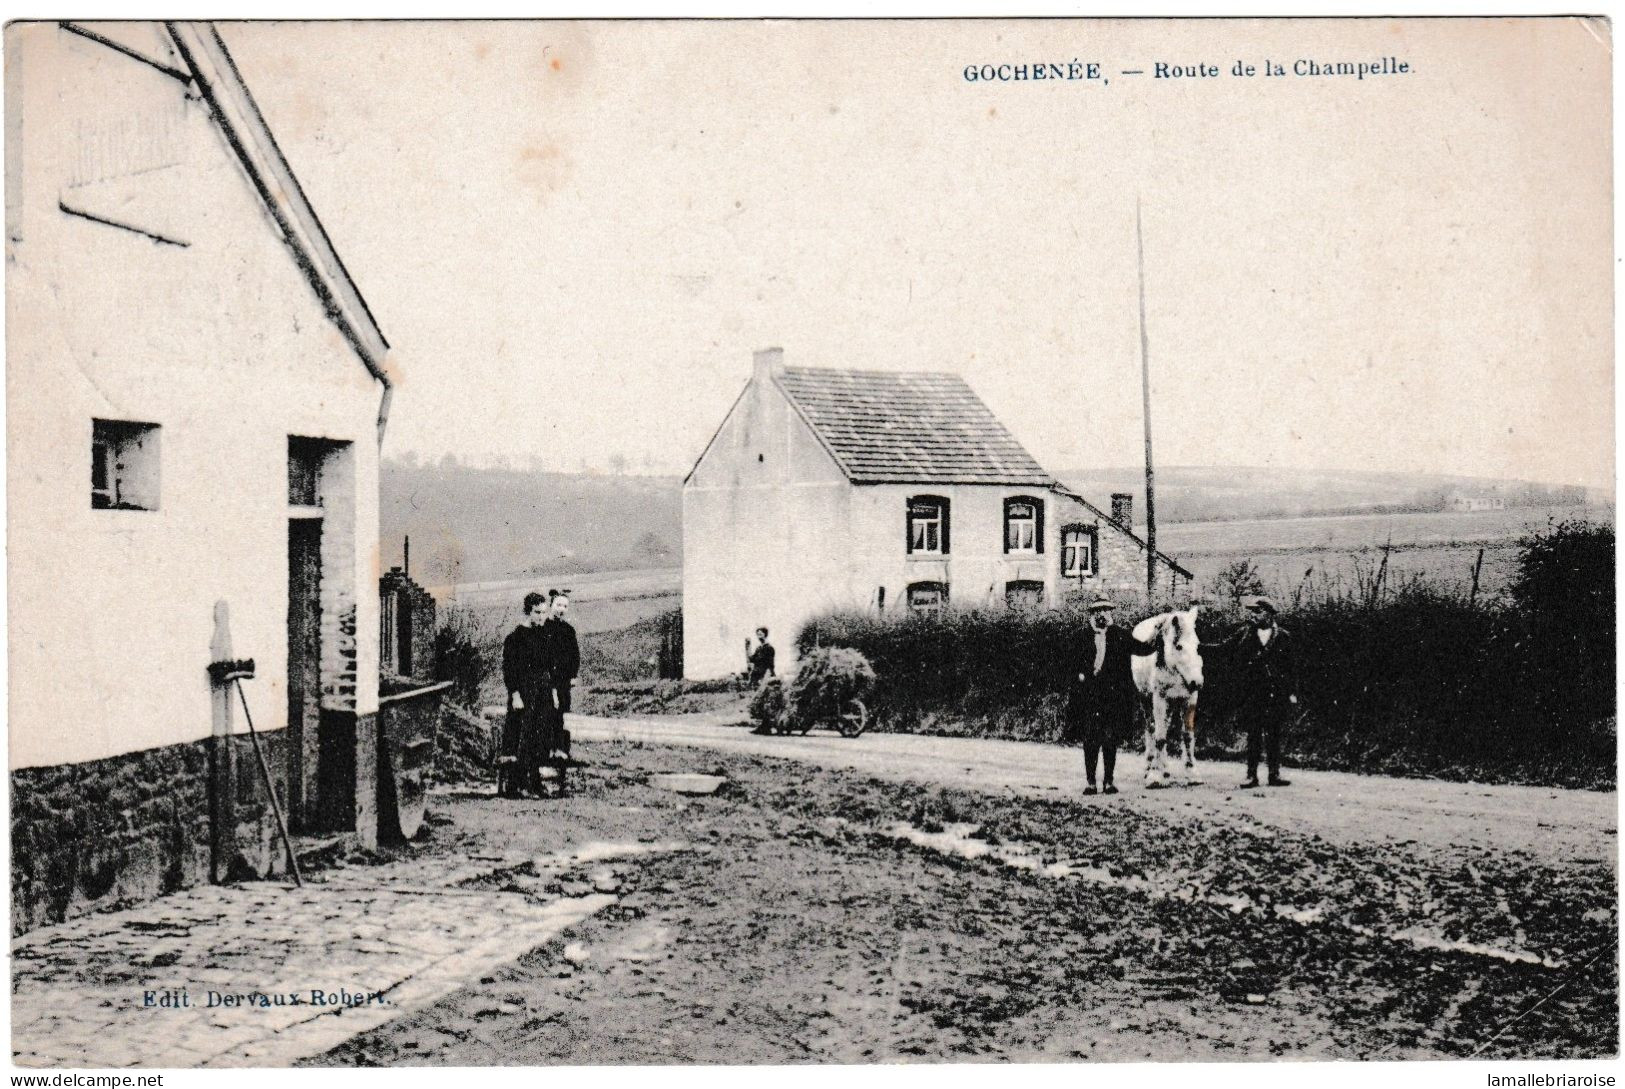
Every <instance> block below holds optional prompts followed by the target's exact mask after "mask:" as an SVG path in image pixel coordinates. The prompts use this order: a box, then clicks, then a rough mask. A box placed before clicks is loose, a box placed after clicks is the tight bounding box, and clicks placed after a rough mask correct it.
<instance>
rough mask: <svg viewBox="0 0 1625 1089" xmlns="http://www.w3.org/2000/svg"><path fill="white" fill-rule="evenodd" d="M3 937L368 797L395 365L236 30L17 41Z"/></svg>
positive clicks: (11, 61)
mask: <svg viewBox="0 0 1625 1089" xmlns="http://www.w3.org/2000/svg"><path fill="white" fill-rule="evenodd" d="M5 49H6V64H5V69H6V81H7V82H6V137H7V138H6V156H7V158H6V260H7V266H8V267H7V276H6V306H7V342H6V349H7V351H6V356H7V368H6V392H7V399H8V409H7V426H8V439H7V455H8V463H7V464H8V469H7V486H8V489H9V511H10V514H9V519H8V526H7V531H8V544H9V555H8V560H7V563H8V576H9V596H8V606H9V616H10V629H9V633H8V634H9V646H10V706H9V713H10V759H11V765H10V767H11V791H12V793H11V807H12V824H11V828H12V863H11V866H12V869H11V875H12V918H13V930H14V932H16V931H20V930H25V929H28V928H30V927H33V926H37V925H39V924H41V923H44V922H49V921H53V920H57V919H61V918H64V917H66V916H69V915H73V914H77V913H79V912H82V911H85V910H89V909H92V908H94V907H97V906H99V905H101V904H104V903H110V902H114V901H117V900H124V899H131V898H139V897H143V896H148V895H153V894H156V893H159V892H162V891H166V890H168V889H172V888H177V887H180V886H184V885H187V884H192V883H196V882H200V881H206V880H210V879H214V880H226V879H230V878H231V877H233V876H239V875H245V874H250V873H264V872H267V871H269V870H271V869H273V868H274V867H276V866H277V865H278V864H279V856H278V848H277V845H276V842H275V839H274V825H273V822H272V821H271V819H270V813H269V810H268V807H267V805H266V798H265V794H264V789H263V786H262V785H261V784H260V782H259V772H258V768H257V765H256V764H255V762H254V758H253V755H252V752H251V750H250V749H249V748H248V747H247V745H246V744H245V742H246V738H245V725H244V722H243V716H242V712H241V708H240V707H238V706H234V705H233V704H234V702H235V698H234V697H233V698H232V700H231V701H230V702H228V700H227V698H226V697H227V696H228V695H229V693H226V692H223V691H221V690H220V689H218V688H215V687H213V686H211V683H210V678H209V674H208V665H209V663H210V661H211V660H212V659H213V658H215V657H217V656H220V655H222V654H224V653H226V651H227V650H228V646H227V640H228V639H229V653H230V655H231V656H233V657H236V658H252V659H254V660H255V663H256V670H257V674H256V676H255V678H254V679H253V680H250V681H248V682H246V684H247V694H248V702H249V705H250V708H251V710H252V713H253V716H254V723H255V726H256V727H257V728H258V729H259V731H260V732H261V734H262V736H263V737H264V739H265V741H266V743H267V752H268V755H269V757H270V760H271V766H272V768H273V772H274V776H273V777H274V779H275V781H276V782H277V784H278V790H279V792H281V793H282V796H283V798H284V801H285V804H286V807H287V808H288V810H289V811H290V816H291V818H292V820H293V822H294V825H295V828H296V830H309V831H319V830H324V829H336V830H343V829H346V828H351V829H356V830H357V831H359V832H362V833H363V835H365V833H366V829H368V828H369V827H370V826H371V822H372V821H373V819H374V818H373V811H374V809H375V807H376V805H377V804H378V799H377V791H376V784H375V778H376V777H375V774H374V769H375V768H376V767H377V759H376V754H375V752H374V746H375V745H376V730H375V719H376V712H377V710H378V699H379V697H378V672H379V670H378V629H379V616H378V600H377V594H376V590H375V589H374V588H375V587H376V586H377V582H378V574H379V572H378V460H379V457H378V447H379V442H380V439H381V437H382V431H383V426H384V422H385V417H386V415H387V409H388V405H389V393H390V386H389V381H388V379H387V377H386V370H385V356H386V353H387V351H388V344H387V343H386V341H385V339H384V336H383V334H382V333H381V332H380V330H379V328H378V324H377V323H376V322H375V321H374V320H373V317H372V314H371V313H370V312H369V310H368V307H367V304H366V303H365V301H364V300H363V299H362V297H361V293H360V291H359V290H358V289H357V287H356V284H355V283H354V282H353V281H352V279H351V278H350V275H349V273H348V272H347V271H346V270H345V267H344V264H343V262H342V261H341V260H340V259H339V256H338V254H337V252H336V251H335V250H334V247H333V244H332V241H331V240H330V238H329V237H328V235H327V233H326V231H325V230H324V229H323V227H322V224H321V222H320V221H319V220H318V219H317V217H316V214H315V211H314V210H313V209H312V207H311V206H310V203H309V201H308V200H307V199H306V197H305V194H304V192H303V190H302V189H301V187H300V185H299V182H298V181H297V179H295V177H294V176H293V173H292V170H291V169H290V167H289V164H288V161H287V160H286V158H285V157H284V155H283V152H282V150H281V149H280V148H279V147H278V145H277V142H276V139H275V138H274V136H273V135H272V133H271V130H270V128H269V126H268V125H267V123H266V121H265V118H264V117H263V116H262V114H261V112H260V109H259V107H258V105H257V104H256V102H255V100H254V97H253V96H252V95H251V94H250V92H249V89H248V87H247V85H246V84H245V83H244V81H243V79H242V76H241V74H240V73H239V70H238V68H237V65H236V63H235V62H234V60H233V58H232V56H231V54H230V52H229V51H228V49H227V47H226V42H225V41H224V40H223V38H222V36H221V33H220V31H219V30H217V28H215V27H214V26H213V25H211V24H207V23H183V24H160V23H92V24H82V25H81V24H58V23H13V24H11V25H9V26H8V27H7V28H6V32H5Z"/></svg>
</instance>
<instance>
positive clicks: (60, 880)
mask: <svg viewBox="0 0 1625 1089" xmlns="http://www.w3.org/2000/svg"><path fill="white" fill-rule="evenodd" d="M286 737H287V734H286V732H285V731H276V732H274V733H270V734H264V735H262V736H261V737H260V744H261V745H262V746H263V747H264V749H265V756H266V760H267V761H268V762H269V764H270V766H271V768H272V774H273V778H274V781H275V782H276V784H277V790H278V792H279V794H281V795H283V796H285V795H286V791H287V776H286V771H285V769H286V767H287V757H286V754H285V740H286ZM230 743H231V749H229V750H228V749H227V748H226V747H224V746H219V745H218V743H217V741H216V740H215V739H204V740H201V741H194V742H189V743H186V744H180V745H165V746H162V747H160V748H155V749H145V750H143V751H141V752H134V753H128V754H126V755H124V756H115V757H110V758H108V759H105V760H91V761H87V762H85V763H82V764H60V765H56V766H53V767H39V768H25V769H22V770H19V771H13V772H12V773H11V929H12V933H13V934H20V933H22V932H24V931H26V930H31V929H33V928H34V927H37V926H42V925H45V924H47V923H54V922H61V921H62V920H63V919H67V918H70V917H72V916H75V915H82V914H85V913H86V912H89V911H95V910H97V909H99V908H104V907H109V906H111V905H114V904H117V903H120V902H123V901H129V900H141V899H146V898H148V897H151V896H158V895H161V894H163V893H166V892H172V891H174V890H176V889H179V888H184V887H185V886H187V885H194V884H199V883H202V882H206V881H208V880H209V879H210V871H211V865H210V864H211V859H212V854H211V842H210V841H211V836H210V831H211V828H212V827H213V821H214V820H215V819H216V808H218V812H219V818H218V819H220V820H223V821H224V822H226V824H227V825H228V827H229V828H230V829H231V830H232V835H231V836H229V837H226V838H225V840H224V842H226V843H227V844H229V845H230V846H229V848H228V849H229V851H230V857H229V858H226V859H222V860H221V866H220V868H219V871H218V872H220V873H222V874H223V875H228V876H231V877H234V878H250V877H263V876H268V875H271V874H275V873H281V872H283V871H284V868H285V856H284V854H283V851H282V845H281V842H280V841H279V840H278V838H277V827H276V819H275V817H274V815H273V813H272V811H271V806H270V802H269V800H268V798H267V796H266V793H265V785H264V782H263V779H262V777H261V773H260V768H259V763H258V761H257V760H256V759H255V758H254V753H253V750H252V748H251V747H250V742H249V738H248V737H247V736H246V735H237V736H235V737H233V738H231V739H230ZM233 750H234V751H233ZM216 754H219V755H218V756H217V755H216ZM217 759H219V760H222V761H224V762H225V764H224V766H225V769H226V775H225V776H223V777H221V779H220V780H219V781H221V782H226V783H230V784H231V785H232V790H231V791H230V795H229V796H228V797H225V798H221V797H218V796H217V794H216V792H214V791H211V789H210V785H209V784H210V779H211V768H212V767H213V766H214V765H215V762H216V760H217ZM278 769H283V770H281V771H280V772H279V770H278Z"/></svg>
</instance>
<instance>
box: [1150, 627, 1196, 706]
mask: <svg viewBox="0 0 1625 1089" xmlns="http://www.w3.org/2000/svg"><path fill="white" fill-rule="evenodd" d="M1157 638H1158V640H1159V641H1158V644H1157V671H1158V672H1159V673H1161V674H1163V676H1164V677H1165V678H1166V681H1167V682H1169V683H1170V686H1171V687H1183V688H1184V689H1185V691H1186V693H1187V694H1188V695H1192V696H1194V695H1195V694H1196V693H1197V692H1199V691H1200V690H1201V688H1202V653H1201V650H1200V649H1199V647H1200V644H1201V640H1200V639H1199V638H1198V637H1197V635H1196V606H1194V605H1193V606H1192V607H1190V608H1189V609H1185V610H1184V611H1182V612H1172V613H1168V614H1167V615H1166V616H1164V617H1163V619H1162V623H1161V624H1160V625H1158V627H1157Z"/></svg>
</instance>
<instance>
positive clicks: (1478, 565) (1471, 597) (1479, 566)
mask: <svg viewBox="0 0 1625 1089" xmlns="http://www.w3.org/2000/svg"><path fill="white" fill-rule="evenodd" d="M1482 570H1484V550H1483V549H1482V548H1481V549H1479V550H1478V559H1477V560H1476V561H1474V563H1473V591H1472V593H1470V594H1468V595H1467V604H1468V605H1475V604H1477V603H1478V573H1479V572H1480V571H1482Z"/></svg>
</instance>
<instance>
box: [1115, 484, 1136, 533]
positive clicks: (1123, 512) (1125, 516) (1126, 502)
mask: <svg viewBox="0 0 1625 1089" xmlns="http://www.w3.org/2000/svg"><path fill="white" fill-rule="evenodd" d="M1112 521H1114V522H1116V523H1117V524H1118V525H1120V526H1122V527H1123V528H1124V529H1128V528H1130V527H1132V526H1133V525H1134V495H1133V493H1131V492H1112Z"/></svg>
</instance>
